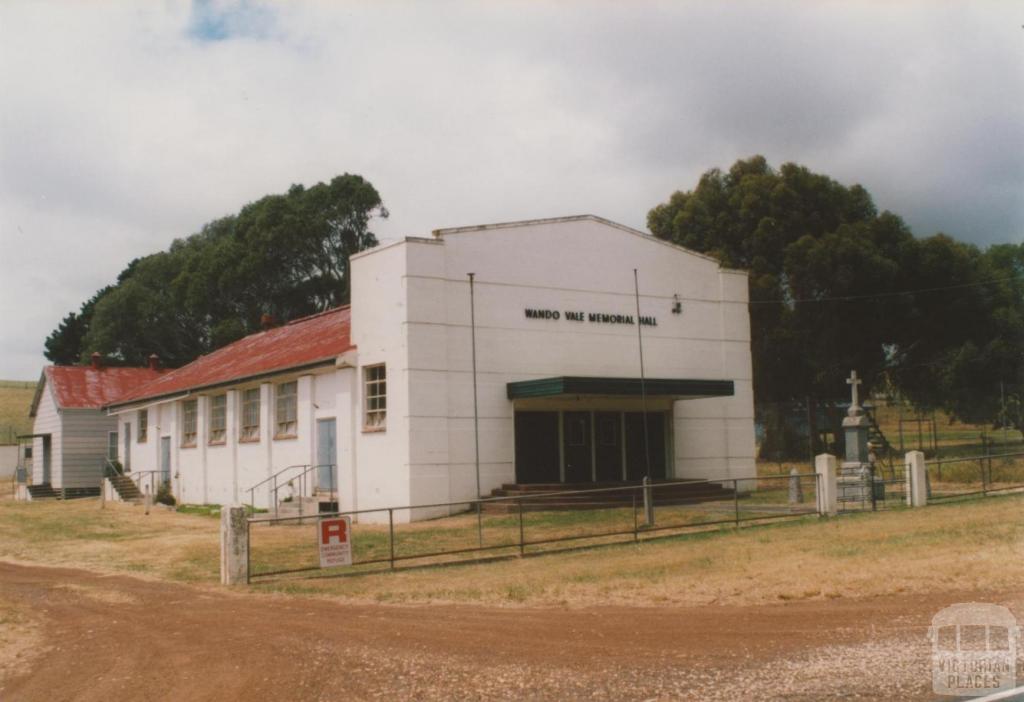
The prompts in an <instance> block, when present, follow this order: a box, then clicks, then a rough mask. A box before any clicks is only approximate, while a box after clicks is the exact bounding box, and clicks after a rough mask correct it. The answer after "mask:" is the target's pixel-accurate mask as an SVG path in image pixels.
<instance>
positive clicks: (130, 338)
mask: <svg viewBox="0 0 1024 702" xmlns="http://www.w3.org/2000/svg"><path fill="white" fill-rule="evenodd" d="M387 216H388V212H387V210H386V209H385V207H384V205H383V203H382V201H381V198H380V195H379V194H378V193H377V190H376V189H375V188H374V187H373V185H371V184H370V183H369V182H368V181H366V180H364V179H363V178H362V177H360V176H358V175H351V174H344V175H340V176H337V177H335V178H334V179H332V180H331V181H330V182H329V183H318V184H316V185H314V186H312V187H310V188H305V187H303V186H301V185H293V186H292V187H291V188H290V189H289V190H288V192H287V193H284V194H280V195H268V196H266V197H263V198H261V199H259V200H257V201H256V202H253V203H250V204H248V205H246V206H245V207H243V208H242V209H241V211H240V212H238V214H235V215H230V216H227V217H223V218H221V219H217V220H214V221H212V222H210V223H208V224H206V225H205V226H204V227H203V228H202V230H201V231H200V232H198V233H196V234H193V235H192V236H189V237H187V238H185V239H178V240H175V241H174V242H173V243H172V244H171V246H170V248H169V249H168V250H166V251H161V252H159V253H155V254H152V255H149V256H145V257H143V258H139V259H135V260H133V261H132V262H131V263H129V264H128V266H127V267H126V268H125V269H124V270H123V271H122V272H121V274H120V275H119V276H118V279H117V283H116V284H115V285H112V286H109V287H106V288H104V289H103V290H101V291H99V292H98V293H97V294H96V295H95V296H93V297H92V298H91V299H90V300H89V301H87V302H86V303H85V304H83V306H82V308H81V310H80V311H79V312H78V313H75V312H72V313H70V314H69V315H68V316H67V317H65V318H64V320H63V321H62V322H61V324H60V326H58V327H57V329H55V330H54V331H53V332H52V333H51V334H50V336H49V337H48V338H47V340H46V357H47V358H48V359H50V360H51V361H53V362H55V363H72V362H77V361H85V360H86V359H87V357H88V356H89V355H90V354H91V353H92V352H93V351H99V352H100V353H102V354H104V355H106V356H107V357H109V358H111V359H112V360H114V361H115V362H123V363H126V364H132V365H142V364H144V363H145V360H146V357H147V356H149V355H150V354H151V353H156V354H157V355H159V356H160V358H161V359H162V360H163V361H164V363H166V364H168V365H170V366H178V365H182V364H185V363H188V362H189V361H191V360H193V359H194V358H196V357H197V356H199V355H200V354H203V353H208V352H209V351H211V350H213V349H216V348H218V347H220V346H223V345H225V344H227V343H230V342H231V341H234V340H236V339H239V338H241V337H242V336H245V335H246V334H249V333H252V332H253V331H256V330H258V329H259V325H260V320H261V318H262V317H263V315H266V314H269V315H271V316H272V317H274V318H275V319H278V320H282V321H284V320H288V319H293V318H295V317H300V316H303V315H306V314H312V313H314V312H319V311H322V310H325V309H328V308H330V307H334V306H337V305H340V304H344V303H347V302H348V300H349V270H348V265H349V262H348V259H349V256H350V255H352V254H354V253H357V252H358V251H361V250H363V249H366V248H369V247H371V246H374V245H375V244H376V243H377V239H376V237H375V236H374V234H373V232H371V231H370V229H369V226H370V221H371V220H372V219H373V218H374V217H382V218H383V217H387Z"/></svg>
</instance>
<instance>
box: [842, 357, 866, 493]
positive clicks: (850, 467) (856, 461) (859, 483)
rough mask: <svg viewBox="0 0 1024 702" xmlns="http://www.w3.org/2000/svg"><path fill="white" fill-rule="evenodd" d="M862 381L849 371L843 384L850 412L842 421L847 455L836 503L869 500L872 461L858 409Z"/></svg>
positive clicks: (862, 413) (864, 426)
mask: <svg viewBox="0 0 1024 702" xmlns="http://www.w3.org/2000/svg"><path fill="white" fill-rule="evenodd" d="M862 382H864V381H863V380H861V379H860V378H858V377H857V371H851V372H850V377H849V378H847V379H846V384H847V385H849V386H850V391H851V402H850V409H848V410H847V411H846V416H845V417H844V418H843V436H844V438H845V439H846V454H845V456H844V457H843V464H842V467H841V469H840V477H839V491H838V492H839V495H838V496H839V500H840V501H843V500H846V501H856V502H861V501H866V500H870V499H871V492H870V490H871V461H870V459H869V457H868V427H869V426H870V424H869V422H868V418H867V416H866V415H865V414H864V408H863V407H861V406H860V398H859V395H860V393H859V392H858V387H857V386H859V385H860V384H861V383H862Z"/></svg>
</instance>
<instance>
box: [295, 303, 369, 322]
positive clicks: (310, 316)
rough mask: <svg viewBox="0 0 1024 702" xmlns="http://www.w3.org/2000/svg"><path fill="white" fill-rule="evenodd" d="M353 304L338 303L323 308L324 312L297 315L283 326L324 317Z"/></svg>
mask: <svg viewBox="0 0 1024 702" xmlns="http://www.w3.org/2000/svg"><path fill="white" fill-rule="evenodd" d="M351 306H352V304H351V303H348V304H344V305H338V306H337V307H331V308H330V309H326V310H323V311H322V312H314V313H313V314H307V315H306V316H305V317H296V318H295V319H290V320H288V321H287V322H285V323H284V324H283V325H281V326H285V327H287V326H291V325H292V324H298V323H299V322H305V321H307V320H310V319H314V318H316V317H323V316H324V315H326V314H331V313H332V312H340V311H341V310H343V309H346V308H349V307H351Z"/></svg>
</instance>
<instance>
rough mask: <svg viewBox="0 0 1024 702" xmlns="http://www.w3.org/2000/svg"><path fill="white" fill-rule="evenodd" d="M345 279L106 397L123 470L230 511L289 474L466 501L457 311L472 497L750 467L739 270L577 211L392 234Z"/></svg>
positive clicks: (330, 484) (347, 486)
mask: <svg viewBox="0 0 1024 702" xmlns="http://www.w3.org/2000/svg"><path fill="white" fill-rule="evenodd" d="M634 269H635V270H636V271H637V275H636V278H634ZM471 273H472V274H473V275H474V284H473V286H472V310H471V289H470V282H469V274H471ZM351 276H352V298H351V299H352V304H351V306H350V307H349V306H346V307H341V308H337V309H334V310H329V311H327V312H324V313H321V314H319V315H314V316H312V317H308V318H305V319H301V320H296V321H294V322H291V323H289V324H286V325H283V326H281V327H277V328H274V329H269V330H267V331H264V332H260V333H257V334H253V335H251V336H249V337H246V338H244V339H242V340H240V341H238V342H235V343H234V344H231V345H229V346H226V347H224V348H222V349H219V350H217V351H215V352H213V353H211V354H209V355H207V356H203V357H201V358H199V359H197V360H196V361H194V362H193V363H191V364H189V365H187V366H184V367H183V368H180V369H177V370H174V371H170V372H168V373H165V374H164V375H163V376H161V377H160V378H159V379H158V380H156V381H154V382H152V383H149V384H147V385H145V386H143V387H142V388H140V389H138V390H136V391H135V392H133V393H130V394H129V395H125V396H123V397H121V398H119V399H118V400H117V401H116V402H115V403H113V404H112V405H110V406H109V407H108V410H109V411H110V412H111V413H113V414H115V415H116V416H117V418H118V423H119V426H122V425H127V427H122V430H121V431H122V435H123V436H132V437H134V440H133V442H132V443H131V445H130V447H129V446H128V445H127V444H126V446H125V447H124V449H123V450H127V451H128V452H130V454H131V455H130V456H121V457H120V458H121V461H122V463H124V464H126V465H128V464H129V463H130V465H131V466H132V470H133V471H157V472H158V473H159V474H160V475H161V478H162V479H165V480H167V481H169V482H170V484H171V488H172V491H173V492H174V494H175V495H176V497H177V498H178V499H179V500H180V501H183V502H187V503H218V504H227V503H234V502H248V501H249V496H248V495H249V493H248V490H249V488H251V487H253V486H254V485H257V484H258V483H260V481H264V480H267V479H269V478H271V476H273V475H274V474H275V473H279V472H280V471H282V470H284V469H286V468H287V467H289V466H310V467H311V468H310V469H291V470H292V471H293V473H294V472H295V471H297V470H299V471H301V470H306V474H307V477H308V480H307V482H306V485H307V487H308V491H313V490H314V489H316V488H317V487H319V489H320V490H321V491H325V490H332V489H336V495H337V501H338V503H339V508H340V509H341V510H344V511H348V510H357V509H358V510H364V509H376V508H380V507H389V506H404V505H426V504H437V503H446V502H457V501H458V500H465V499H470V498H473V497H474V496H476V494H477V483H476V481H477V472H476V463H477V462H476V452H475V446H476V443H475V436H477V434H475V432H474V396H473V379H474V376H473V372H472V349H473V340H472V336H471V328H472V327H471V312H472V315H473V318H474V319H475V335H476V366H477V372H476V381H477V405H478V410H477V416H478V423H479V431H478V436H479V479H480V488H481V493H482V494H485V495H486V494H488V493H489V492H490V491H491V490H492V489H494V488H498V487H500V486H501V485H502V484H507V483H561V484H574V485H575V484H593V483H615V482H623V481H634V480H639V479H641V478H642V477H644V476H645V475H650V477H651V478H653V479H661V478H712V479H726V478H749V477H753V476H754V475H755V465H754V410H753V392H752V384H751V376H752V369H751V356H750V321H749V314H748V309H747V302H748V293H747V275H746V273H744V272H742V271H736V270H728V269H724V268H722V267H721V266H720V265H719V264H718V262H717V261H716V260H714V259H712V258H709V257H707V256H704V255H701V254H697V253H694V252H692V251H688V250H686V249H683V248H681V247H678V246H675V245H673V244H670V243H666V242H664V241H661V240H659V239H656V238H654V237H652V236H650V235H648V234H644V233H642V232H639V231H636V230H633V229H630V228H628V227H625V226H622V225H619V224H615V223H613V222H610V221H607V220H604V219H601V218H599V217H595V216H591V215H584V216H577V217H564V218H557V219H547V220H533V221H525V222H512V223H506V224H493V225H484V226H475V227H462V228H454V229H441V230H437V231H435V232H433V236H432V237H430V238H406V239H403V240H401V241H398V242H395V243H390V244H386V245H382V246H378V247H376V248H374V249H371V250H368V251H364V252H361V253H359V254H357V255H355V256H353V257H352V261H351ZM637 291H638V292H637ZM638 306H639V312H638ZM641 341H642V347H643V368H644V375H643V377H644V379H645V380H644V382H641V355H640V344H641ZM645 408H646V414H645V413H644V410H645ZM645 424H646V430H645ZM645 433H646V435H647V438H646V444H645V440H644V434H645ZM645 445H646V446H648V447H649V449H648V450H646V451H645V448H644V447H645ZM317 466H319V467H317ZM279 497H280V496H279ZM255 498H256V502H257V506H263V507H266V506H269V505H268V502H269V501H270V498H269V497H268V493H267V491H266V490H263V489H260V490H257V491H256V494H255ZM441 513H445V510H444V509H442V510H438V509H430V510H417V511H414V512H412V513H411V517H412V518H413V519H418V518H426V517H430V516H437V515H438V514H441ZM399 514H405V515H410V512H407V511H403V512H400V513H396V518H398V515H399Z"/></svg>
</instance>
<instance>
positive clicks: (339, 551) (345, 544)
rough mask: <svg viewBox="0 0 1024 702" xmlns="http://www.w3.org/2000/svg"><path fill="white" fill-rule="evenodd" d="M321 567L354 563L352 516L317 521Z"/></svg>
mask: <svg viewBox="0 0 1024 702" xmlns="http://www.w3.org/2000/svg"><path fill="white" fill-rule="evenodd" d="M316 534H317V542H318V543H319V544H320V567H321V568H331V567H333V566H347V565H352V517H328V518H325V519H321V520H320V521H319V522H318V523H317V529H316Z"/></svg>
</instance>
